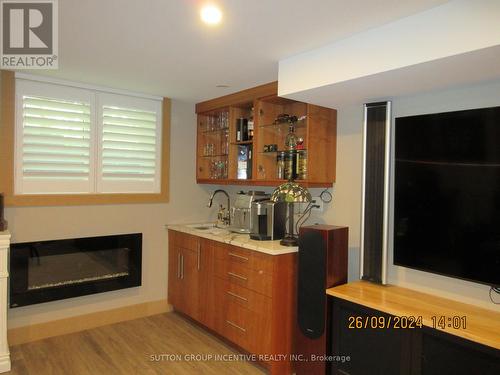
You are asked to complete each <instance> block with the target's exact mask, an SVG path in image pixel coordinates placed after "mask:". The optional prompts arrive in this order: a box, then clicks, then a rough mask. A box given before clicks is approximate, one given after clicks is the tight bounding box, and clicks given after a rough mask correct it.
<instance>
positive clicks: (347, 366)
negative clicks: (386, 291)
mask: <svg viewBox="0 0 500 375" xmlns="http://www.w3.org/2000/svg"><path fill="white" fill-rule="evenodd" d="M351 317H354V318H357V317H361V319H362V321H363V322H364V319H365V318H366V317H368V318H370V317H383V318H382V319H385V321H387V318H388V317H389V315H387V314H384V313H382V312H380V311H376V310H372V309H368V308H366V307H363V306H360V305H357V304H354V303H350V302H347V301H344V300H340V299H336V298H335V299H333V308H332V316H331V321H332V338H331V348H330V349H331V354H332V355H339V356H350V360H349V361H345V362H341V361H339V362H332V363H331V366H332V367H331V368H332V374H342V375H346V374H348V375H366V374H370V375H402V374H409V373H410V353H411V338H410V334H409V332H408V331H407V330H404V329H384V328H370V327H367V328H364V327H362V328H349V327H350V325H349V323H350V319H352V318H351Z"/></svg>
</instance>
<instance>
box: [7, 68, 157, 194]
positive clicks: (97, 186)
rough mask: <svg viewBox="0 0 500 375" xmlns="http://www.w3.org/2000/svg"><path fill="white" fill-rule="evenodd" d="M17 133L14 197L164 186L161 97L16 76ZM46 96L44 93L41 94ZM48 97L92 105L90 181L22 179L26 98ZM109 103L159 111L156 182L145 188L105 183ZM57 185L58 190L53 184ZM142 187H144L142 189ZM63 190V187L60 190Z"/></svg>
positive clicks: (140, 191)
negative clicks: (104, 133)
mask: <svg viewBox="0 0 500 375" xmlns="http://www.w3.org/2000/svg"><path fill="white" fill-rule="evenodd" d="M15 77H16V80H15V81H16V82H15V85H16V98H15V130H14V194H15V195H21V196H25V195H61V194H63V195H66V194H70V195H89V194H158V193H161V186H162V164H161V162H162V149H163V147H165V145H163V143H162V123H163V119H162V116H163V113H162V100H163V98H162V97H158V96H152V95H145V94H140V93H131V92H127V91H124V90H117V89H110V88H105V87H99V86H93V85H88V84H81V83H75V82H69V81H65V80H58V79H52V78H48V77H41V76H34V75H31V74H24V73H16V76H15ZM41 93H43V94H41ZM25 95H32V96H46V97H47V98H51V97H52V98H58V99H61V100H64V99H68V100H72V99H73V100H78V101H87V102H89V103H90V121H91V127H90V129H91V130H90V150H89V152H90V154H89V155H90V157H89V167H90V168H89V169H90V171H89V180H88V182H86V183H85V184H82V181H57V182H55V181H54V180H52V181H46V182H44V181H40V180H38V181H37V183H36V186H35V185H30V183H29V182H28V181H25V180H24V179H23V148H22V145H23V96H25ZM103 104H110V105H116V106H122V107H127V106H129V107H130V108H140V109H144V110H151V111H154V112H156V114H157V121H156V140H157V147H156V163H155V178H154V183H151V184H149V185H146V184H144V183H142V182H136V181H120V182H115V181H104V180H103V179H102V173H101V169H102V165H101V151H102V147H101V142H102V106H103ZM55 183H57V188H54V184H55ZM141 185H142V186H141ZM59 187H60V188H59Z"/></svg>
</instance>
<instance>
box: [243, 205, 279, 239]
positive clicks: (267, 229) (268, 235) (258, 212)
mask: <svg viewBox="0 0 500 375" xmlns="http://www.w3.org/2000/svg"><path fill="white" fill-rule="evenodd" d="M250 215H251V221H252V224H251V232H250V238H251V239H253V240H259V241H268V240H271V241H272V240H280V239H282V238H283V236H284V235H285V223H286V204H285V202H272V201H270V200H265V201H257V202H252V209H251V212H250Z"/></svg>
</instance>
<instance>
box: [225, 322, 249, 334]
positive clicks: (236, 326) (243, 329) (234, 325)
mask: <svg viewBox="0 0 500 375" xmlns="http://www.w3.org/2000/svg"><path fill="white" fill-rule="evenodd" d="M226 323H227V324H229V325H230V326H232V327H234V328H238V329H239V330H240V331H242V332H246V331H247V330H246V329H245V328H243V327H240V326H239V325H237V324H235V323H233V322H231V321H230V320H226Z"/></svg>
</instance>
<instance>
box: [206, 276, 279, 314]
mask: <svg viewBox="0 0 500 375" xmlns="http://www.w3.org/2000/svg"><path fill="white" fill-rule="evenodd" d="M215 295H216V300H217V303H222V304H226V303H234V304H236V305H240V306H241V307H243V308H246V309H248V310H250V311H253V312H255V313H258V314H264V315H266V316H269V315H270V314H271V302H272V300H271V298H269V297H267V296H265V295H263V294H260V293H256V292H254V291H252V290H250V289H248V288H245V287H242V286H240V285H237V284H235V283H231V282H229V281H227V280H223V279H220V278H218V277H216V278H215Z"/></svg>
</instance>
